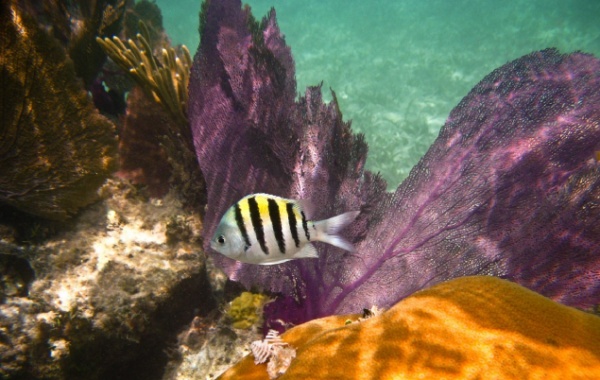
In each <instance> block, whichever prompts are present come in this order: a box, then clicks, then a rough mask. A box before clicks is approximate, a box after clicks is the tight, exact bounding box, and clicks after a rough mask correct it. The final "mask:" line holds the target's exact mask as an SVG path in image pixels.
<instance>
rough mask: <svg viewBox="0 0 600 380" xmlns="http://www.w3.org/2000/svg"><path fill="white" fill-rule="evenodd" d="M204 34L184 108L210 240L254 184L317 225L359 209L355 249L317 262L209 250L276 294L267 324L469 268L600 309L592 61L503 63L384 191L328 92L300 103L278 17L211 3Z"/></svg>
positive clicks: (314, 92) (394, 293) (399, 293)
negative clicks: (273, 262) (300, 208)
mask: <svg viewBox="0 0 600 380" xmlns="http://www.w3.org/2000/svg"><path fill="white" fill-rule="evenodd" d="M201 30H202V40H201V44H200V48H199V51H198V53H197V55H196V57H195V60H194V65H193V67H192V73H191V81H190V107H189V113H190V115H189V116H190V120H191V123H192V130H193V134H194V143H195V147H196V152H197V155H198V160H199V163H200V165H201V168H202V172H203V173H204V175H205V177H206V180H207V189H208V205H209V206H208V209H207V213H206V220H205V226H206V229H205V241H208V240H209V239H210V237H211V236H212V233H213V232H214V230H215V228H216V225H217V223H218V221H219V218H220V217H221V215H222V214H223V213H224V212H225V210H226V209H227V208H228V207H229V206H231V205H232V204H233V203H234V202H236V201H237V200H239V199H240V198H241V197H243V196H244V195H247V194H250V193H255V192H266V193H271V194H276V195H279V196H283V197H287V198H296V199H298V198H300V199H307V200H309V201H311V202H313V203H314V205H315V210H316V211H315V215H312V217H313V218H314V219H317V220H318V219H321V218H325V217H329V216H332V215H336V214H338V213H340V212H343V211H349V210H356V209H360V210H361V215H359V217H358V219H357V220H356V221H355V222H354V223H353V224H352V225H351V226H350V228H348V230H347V233H348V237H349V239H350V240H351V241H352V242H353V243H354V245H355V246H356V252H355V253H344V252H341V251H339V250H337V249H335V248H330V247H323V246H320V247H319V248H318V250H319V258H318V259H314V260H303V261H301V262H299V261H295V262H290V263H285V264H282V265H278V266H270V267H257V266H252V265H248V264H241V263H239V262H234V261H231V260H228V259H226V258H223V257H218V256H217V260H218V261H219V262H220V265H221V266H222V267H223V268H224V270H225V272H226V273H227V274H228V276H229V277H230V278H231V279H233V280H236V281H240V282H242V283H243V284H244V285H246V286H248V287H250V286H258V287H260V288H263V289H267V290H270V291H273V292H279V293H280V294H281V296H280V297H279V298H278V299H277V300H276V301H275V302H272V303H270V304H269V305H267V306H266V309H265V318H266V320H267V325H268V327H271V328H272V327H279V328H281V326H275V325H274V324H273V323H274V321H275V320H278V321H283V322H284V324H287V323H296V324H297V323H301V322H303V321H307V320H310V319H313V318H315V317H319V316H325V315H330V314H338V313H349V312H357V311H358V310H360V309H362V308H364V307H367V308H368V307H371V306H372V305H378V306H381V307H388V306H390V305H392V304H394V303H396V302H397V301H398V300H400V299H402V298H404V297H406V296H408V295H410V294H412V293H414V292H415V291H417V290H419V289H423V288H425V287H427V286H431V285H433V284H435V283H438V282H441V281H445V280H448V279H451V278H454V277H459V276H465V275H475V274H486V275H496V276H501V277H505V278H508V279H512V280H514V281H516V282H518V283H520V284H522V285H525V286H526V287H529V288H530V289H533V290H535V291H537V292H540V293H541V294H543V295H546V296H548V297H551V298H552V299H554V300H557V301H560V302H563V303H565V304H568V305H572V306H577V307H581V308H591V307H594V306H595V305H597V304H598V303H600V261H599V260H598V259H597V258H598V257H599V255H600V242H599V241H598V238H597V237H598V236H600V208H599V207H597V205H598V203H599V202H600V187H599V185H600V167H599V166H598V163H597V162H596V161H595V159H594V152H595V151H597V150H598V149H599V148H600V106H598V105H599V104H600V62H599V61H598V59H596V58H595V57H593V56H591V55H587V54H583V53H573V54H567V55H564V54H560V53H559V52H558V51H556V50H554V49H548V50H544V51H539V52H534V53H531V54H529V55H526V56H523V57H521V58H519V59H516V60H515V61H513V62H510V63H507V64H505V65H504V66H502V67H500V68H498V69H496V70H495V71H493V72H492V73H491V74H489V75H488V76H486V77H485V78H484V79H483V80H482V81H481V82H480V83H479V84H477V85H476V86H475V88H473V90H472V91H471V92H470V93H469V94H468V95H467V96H466V97H465V98H464V99H463V100H462V101H461V102H460V104H459V105H458V106H457V107H456V108H455V109H454V110H453V111H452V112H451V114H450V116H449V118H448V120H447V122H446V124H445V125H444V126H443V127H442V129H441V131H440V134H439V137H438V138H437V140H436V141H435V143H434V144H433V145H432V146H431V148H430V149H429V151H428V152H427V154H426V155H425V156H424V157H423V158H422V159H421V161H420V162H419V163H418V165H416V166H415V168H414V169H413V170H412V171H411V173H410V175H409V177H408V178H407V179H406V180H405V181H404V182H403V183H402V184H401V185H400V186H399V187H398V189H397V190H396V191H395V193H393V194H386V193H384V192H383V189H384V188H385V186H384V184H383V181H381V180H380V179H379V178H378V177H377V176H374V175H372V174H371V173H369V172H367V171H364V170H363V164H364V162H365V159H366V152H367V147H366V144H365V143H364V142H363V141H362V138H361V137H360V136H355V135H353V134H352V131H351V129H350V125H349V123H346V122H343V121H342V116H341V113H340V112H339V109H338V107H337V103H336V102H335V97H334V101H333V102H331V103H330V104H328V105H325V104H323V102H322V99H321V93H320V89H319V88H314V87H313V88H309V89H307V90H306V92H305V95H304V96H303V97H301V98H300V99H299V100H297V101H295V100H294V99H295V83H294V73H293V70H294V65H293V61H292V58H291V53H290V49H289V48H288V47H287V46H286V45H285V43H284V40H283V36H282V35H281V33H280V31H279V29H278V27H277V24H276V21H275V14H274V12H271V13H270V14H269V15H268V17H266V18H265V19H263V21H262V22H261V23H260V24H259V23H257V22H255V21H254V19H253V18H252V17H251V15H250V11H249V9H248V8H244V9H242V8H241V5H240V2H239V1H234V0H227V1H221V2H216V1H208V2H206V3H205V7H204V11H203V13H202V15H201ZM207 248H208V247H207ZM382 289H385V291H382Z"/></svg>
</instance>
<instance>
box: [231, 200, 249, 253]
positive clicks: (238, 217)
mask: <svg viewBox="0 0 600 380" xmlns="http://www.w3.org/2000/svg"><path fill="white" fill-rule="evenodd" d="M235 222H236V223H237V226H238V228H239V230H240V232H241V233H242V237H243V238H244V243H246V249H247V248H248V247H250V238H249V237H248V231H246V226H245V225H244V218H243V217H242V210H241V209H240V205H239V203H236V204H235Z"/></svg>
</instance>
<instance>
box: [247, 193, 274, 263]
mask: <svg viewBox="0 0 600 380" xmlns="http://www.w3.org/2000/svg"><path fill="white" fill-rule="evenodd" d="M248 207H249V208H250V219H251V220H252V226H253V227H254V232H255V233H256V240H258V244H260V248H262V250H263V252H264V253H265V254H266V255H268V254H269V248H267V244H266V242H265V231H264V230H263V225H262V219H261V218H260V210H259V209H258V203H257V202H256V198H254V197H250V198H248Z"/></svg>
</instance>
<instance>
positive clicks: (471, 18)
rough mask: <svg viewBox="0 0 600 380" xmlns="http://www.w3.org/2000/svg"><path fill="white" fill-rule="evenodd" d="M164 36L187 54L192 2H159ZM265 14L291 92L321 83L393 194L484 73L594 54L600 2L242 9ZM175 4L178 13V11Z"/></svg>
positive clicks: (333, 2) (259, 3)
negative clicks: (272, 24) (549, 55)
mask: <svg viewBox="0 0 600 380" xmlns="http://www.w3.org/2000/svg"><path fill="white" fill-rule="evenodd" d="M156 3H157V4H158V5H159V6H160V8H161V10H162V14H163V23H164V25H165V29H166V32H167V34H168V35H169V36H170V37H171V39H172V42H173V43H174V44H179V43H182V44H185V45H186V46H188V48H189V49H190V51H191V53H192V54H194V53H195V51H196V49H197V47H198V43H199V35H198V9H199V1H197V0H180V1H178V2H177V3H174V2H170V1H168V0H157V1H156ZM245 3H246V4H248V5H250V6H251V8H252V12H253V14H254V15H255V17H257V18H258V19H260V18H261V17H263V16H264V15H265V14H266V13H267V12H268V11H269V9H270V8H271V7H275V9H276V11H277V20H278V23H279V26H280V28H281V30H282V32H283V34H284V35H285V38H286V42H287V44H288V45H289V46H290V47H291V49H292V54H293V56H294V60H295V63H296V79H297V81H298V87H297V89H298V92H300V93H303V92H304V90H305V88H306V87H307V86H309V85H316V84H319V83H320V82H323V89H324V96H325V98H326V99H328V98H330V96H329V91H328V89H329V88H331V89H333V90H334V91H335V93H336V95H337V98H338V101H339V103H340V107H341V111H342V113H343V115H344V119H345V120H352V129H353V131H354V132H361V133H364V134H365V135H366V139H367V142H368V143H369V147H370V150H369V156H368V160H367V166H366V168H367V169H368V170H371V171H373V172H381V174H382V175H383V177H384V178H385V179H386V180H387V182H388V190H394V189H395V188H396V187H397V186H398V185H399V184H400V182H402V180H403V179H404V178H406V176H407V175H408V173H409V172H410V170H411V169H412V167H413V166H414V165H415V164H416V163H417V162H418V160H419V159H420V158H421V156H422V155H423V154H424V153H425V152H426V150H427V149H428V148H429V146H430V145H431V143H432V142H433V141H434V140H435V138H436V137H437V135H438V132H439V130H440V127H441V126H442V125H443V124H444V122H445V120H446V117H447V116H448V114H449V113H450V110H451V109H452V108H453V107H454V106H455V105H456V104H458V102H459V101H460V100H461V99H462V97H463V96H465V94H467V93H468V92H469V90H470V89H471V88H473V86H474V85H475V84H477V82H479V81H480V80H481V79H482V78H483V77H484V76H485V75H486V74H487V73H489V72H491V71H492V70H494V69H495V68H497V67H499V66H501V65H503V64H504V63H506V62H508V61H511V60H513V59H515V58H518V57H520V56H522V55H524V54H527V53H530V52H531V51H535V50H541V49H545V48H548V47H556V48H558V49H559V50H560V51H561V52H562V53H569V52H573V51H577V50H581V51H585V52H587V53H592V54H594V55H596V56H599V55H600V23H598V15H600V2H599V1H589V0H568V1H563V0H512V1H504V2H501V3H500V2H497V1H489V0H488V1H477V2H473V1H468V0H451V1H447V0H428V1H420V0H402V1H381V0H379V1H370V2H365V1H357V0H328V1H320V0H307V1H273V0H271V1H265V0H253V1H247V2H245ZM175 4H176V5H175Z"/></svg>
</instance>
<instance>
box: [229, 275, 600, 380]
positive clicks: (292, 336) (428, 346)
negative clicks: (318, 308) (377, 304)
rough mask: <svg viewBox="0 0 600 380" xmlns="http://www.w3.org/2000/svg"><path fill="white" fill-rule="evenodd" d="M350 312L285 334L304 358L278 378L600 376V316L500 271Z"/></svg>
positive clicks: (243, 372)
mask: <svg viewBox="0 0 600 380" xmlns="http://www.w3.org/2000/svg"><path fill="white" fill-rule="evenodd" d="M353 318H354V319H356V318H355V317H353ZM347 319H348V316H345V317H328V318H323V319H318V320H315V321H312V322H308V323H305V324H303V325H300V326H297V327H295V328H293V329H291V330H289V331H288V332H286V333H285V334H284V335H283V336H282V338H283V340H284V341H286V342H288V343H289V344H290V345H291V346H292V347H295V348H296V349H297V357H296V359H295V360H294V361H293V362H292V364H291V366H290V368H289V369H288V370H287V372H286V373H285V374H284V375H282V376H281V377H280V378H279V379H281V380H288V379H544V380H548V379H567V378H568V379H597V378H600V318H599V317H597V316H594V315H592V314H588V313H585V312H582V311H579V310H576V309H573V308H570V307H567V306H563V305H560V304H558V303H555V302H553V301H551V300H549V299H548V298H545V297H543V296H541V295H539V294H537V293H534V292H532V291H530V290H528V289H525V288H523V287H521V286H519V285H516V284H514V283H511V282H509V281H505V280H501V279H498V278H495V277H487V276H474V277H463V278H459V279H455V280H451V281H448V282H445V283H442V284H439V285H436V286H434V287H432V288H429V289H426V290H423V291H420V292H417V293H415V294H414V295H412V296H410V297H408V298H406V299H404V300H403V301H401V302H399V303H398V304H396V305H395V306H394V307H392V308H391V309H390V310H388V311H387V312H385V313H383V314H382V315H380V316H378V317H374V318H371V319H368V320H366V321H363V322H360V323H352V324H349V325H345V324H344V322H345V321H346V320H347ZM265 367H266V366H265V365H264V364H261V365H254V362H253V358H251V357H250V358H245V359H244V360H243V361H242V362H240V363H239V364H238V365H236V366H235V367H233V368H231V369H230V370H229V371H227V372H226V373H225V374H223V375H222V377H221V379H237V378H244V379H268V376H267V373H266V369H265Z"/></svg>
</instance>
